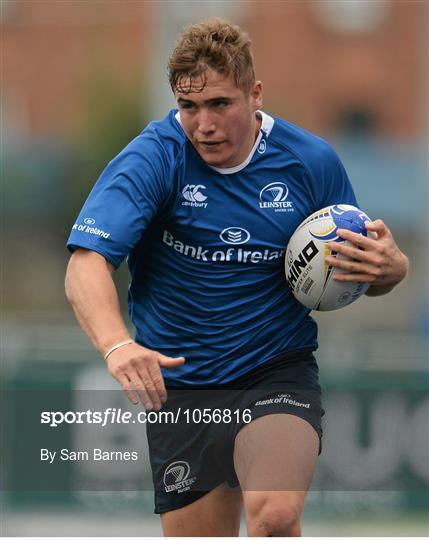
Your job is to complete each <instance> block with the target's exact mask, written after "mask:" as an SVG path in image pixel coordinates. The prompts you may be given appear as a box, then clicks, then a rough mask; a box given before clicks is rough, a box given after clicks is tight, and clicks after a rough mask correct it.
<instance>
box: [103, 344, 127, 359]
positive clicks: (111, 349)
mask: <svg viewBox="0 0 429 540" xmlns="http://www.w3.org/2000/svg"><path fill="white" fill-rule="evenodd" d="M131 343H134V340H133V339H129V340H127V341H121V342H120V343H117V344H116V345H113V347H112V348H110V349H109V350H108V351H107V353H106V354H105V355H104V360H107V358H108V356H109V355H110V354H112V352H113V351H116V349H119V348H120V347H124V346H125V345H131Z"/></svg>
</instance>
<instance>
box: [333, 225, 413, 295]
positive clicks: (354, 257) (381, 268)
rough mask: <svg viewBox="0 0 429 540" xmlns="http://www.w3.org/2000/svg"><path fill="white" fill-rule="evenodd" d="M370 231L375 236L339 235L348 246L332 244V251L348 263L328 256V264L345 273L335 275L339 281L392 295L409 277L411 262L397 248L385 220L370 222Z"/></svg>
mask: <svg viewBox="0 0 429 540" xmlns="http://www.w3.org/2000/svg"><path fill="white" fill-rule="evenodd" d="M365 227H366V229H367V231H369V232H372V233H375V234H371V235H368V236H367V237H365V236H363V235H361V234H357V233H354V232H352V231H349V230H346V229H338V230H337V234H338V236H340V237H341V238H343V239H344V240H348V242H350V244H349V243H348V242H347V243H345V242H341V243H339V242H330V243H329V247H330V248H331V249H332V250H333V251H336V252H337V253H341V254H342V255H344V256H346V257H347V259H346V260H344V259H339V258H338V257H332V256H327V257H326V262H327V263H329V265H331V266H333V267H334V268H338V269H342V270H343V272H342V273H339V272H335V273H334V279H335V280H337V281H361V282H367V283H368V282H369V283H371V288H372V287H373V286H374V287H375V288H379V287H380V293H381V292H382V290H381V289H385V291H383V292H388V290H390V289H392V288H393V287H394V286H395V285H397V284H398V283H399V282H400V281H402V280H403V279H404V278H405V276H406V275H407V273H408V266H409V263H408V258H407V257H406V255H404V253H402V251H401V250H400V249H399V248H398V246H397V245H396V242H395V240H394V238H393V235H392V233H391V232H390V230H389V228H388V227H387V226H386V225H385V223H384V222H383V221H382V220H381V219H377V220H375V221H371V222H367V223H366V224H365Z"/></svg>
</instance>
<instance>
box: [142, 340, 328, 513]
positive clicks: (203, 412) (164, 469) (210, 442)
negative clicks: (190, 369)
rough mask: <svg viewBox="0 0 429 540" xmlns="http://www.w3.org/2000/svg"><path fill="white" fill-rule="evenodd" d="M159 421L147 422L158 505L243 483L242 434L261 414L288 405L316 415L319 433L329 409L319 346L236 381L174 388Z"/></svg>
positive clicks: (178, 504)
mask: <svg viewBox="0 0 429 540" xmlns="http://www.w3.org/2000/svg"><path fill="white" fill-rule="evenodd" d="M161 411H162V412H163V413H168V414H164V418H162V417H161V415H160V416H159V422H156V423H151V424H147V436H148V443H149V452H150V462H151V467H152V478H153V483H154V490H155V513H157V514H160V513H164V512H168V511H170V510H175V509H178V508H182V507H183V506H186V505H188V504H190V503H192V502H194V501H196V500H197V499H199V498H200V497H202V496H203V495H205V494H206V493H208V492H209V491H211V490H212V489H214V488H215V487H216V486H218V485H220V484H222V483H224V482H227V483H228V484H229V485H230V486H231V487H235V486H237V485H238V479H237V475H236V473H235V470H234V462H233V453H234V441H235V437H236V435H237V433H238V432H239V431H240V429H241V428H242V427H244V426H245V425H247V423H249V421H252V420H254V419H256V418H259V417H261V416H266V415H268V414H278V413H287V414H293V415H296V416H299V417H300V418H303V419H304V420H306V421H307V422H309V423H310V424H311V425H312V426H313V428H314V429H315V430H316V432H317V434H318V436H319V453H320V451H321V439H322V427H321V419H322V416H323V414H324V410H323V409H322V404H321V390H320V386H319V384H318V367H317V363H316V360H315V358H314V356H313V354H312V352H311V351H308V350H304V351H302V350H301V351H297V352H292V353H291V352H289V353H287V354H285V355H282V356H281V357H277V358H275V359H273V360H270V361H268V362H267V363H265V364H264V365H262V366H259V367H257V368H256V369H254V370H252V371H251V372H249V373H246V374H245V375H244V376H242V377H240V378H239V379H236V380H234V381H233V382H232V383H229V384H227V385H222V386H216V387H207V388H203V387H198V388H189V387H186V388H181V389H169V390H168V400H167V402H166V403H165V405H164V406H163V407H162V409H161Z"/></svg>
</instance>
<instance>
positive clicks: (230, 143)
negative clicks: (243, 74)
mask: <svg viewBox="0 0 429 540" xmlns="http://www.w3.org/2000/svg"><path fill="white" fill-rule="evenodd" d="M191 90H192V88H191ZM197 90H199V89H198V88H197ZM175 95H176V99H177V103H178V106H179V110H180V121H181V124H182V127H183V129H184V130H185V133H186V135H187V136H188V138H189V140H190V141H191V143H192V144H193V146H194V147H195V149H196V151H197V152H198V153H199V155H200V156H201V157H202V158H203V160H204V161H205V162H206V163H208V164H209V165H212V166H214V167H234V166H236V165H239V164H240V163H242V162H243V161H244V160H245V159H246V158H247V156H248V155H249V153H250V151H251V149H252V146H253V145H254V143H255V139H256V137H257V134H258V131H259V127H260V121H259V119H257V117H256V115H255V112H256V110H257V109H259V108H260V107H261V106H262V83H261V82H259V81H257V82H256V83H255V84H254V86H253V88H252V89H251V91H250V93H249V94H246V93H245V92H243V90H241V89H240V88H237V87H236V86H235V84H234V81H233V80H231V79H230V78H226V77H225V76H224V75H221V74H220V73H218V72H216V71H212V70H209V71H208V73H207V80H206V85H205V86H204V88H203V90H202V91H198V92H193V91H191V92H189V93H186V94H183V93H180V92H176V94H175Z"/></svg>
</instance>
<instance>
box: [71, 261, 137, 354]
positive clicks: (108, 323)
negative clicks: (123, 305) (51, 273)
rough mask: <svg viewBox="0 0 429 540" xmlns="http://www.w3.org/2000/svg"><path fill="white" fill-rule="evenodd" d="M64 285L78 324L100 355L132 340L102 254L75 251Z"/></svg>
mask: <svg viewBox="0 0 429 540" xmlns="http://www.w3.org/2000/svg"><path fill="white" fill-rule="evenodd" d="M65 286H66V295H67V298H68V300H69V301H70V303H71V305H72V307H73V310H74V312H75V315H76V318H77V320H78V321H79V324H80V325H81V327H82V329H83V330H84V332H85V333H86V334H87V335H88V337H89V338H90V340H91V341H92V343H93V345H94V347H95V348H96V349H97V350H98V351H99V352H100V353H101V354H104V353H105V352H106V351H107V350H109V349H110V347H112V346H113V345H115V344H116V343H119V342H121V341H126V340H128V339H130V334H129V332H128V330H127V328H126V325H125V322H124V320H123V318H122V315H121V311H120V305H119V299H118V294H117V291H116V287H115V284H114V282H113V279H112V275H111V271H110V270H109V267H108V266H107V263H106V261H105V259H103V257H101V256H100V255H98V254H95V253H93V254H91V253H75V254H73V256H72V258H71V259H70V263H69V265H68V268H67V274H66V282H65Z"/></svg>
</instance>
